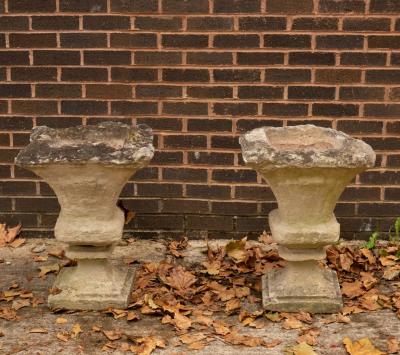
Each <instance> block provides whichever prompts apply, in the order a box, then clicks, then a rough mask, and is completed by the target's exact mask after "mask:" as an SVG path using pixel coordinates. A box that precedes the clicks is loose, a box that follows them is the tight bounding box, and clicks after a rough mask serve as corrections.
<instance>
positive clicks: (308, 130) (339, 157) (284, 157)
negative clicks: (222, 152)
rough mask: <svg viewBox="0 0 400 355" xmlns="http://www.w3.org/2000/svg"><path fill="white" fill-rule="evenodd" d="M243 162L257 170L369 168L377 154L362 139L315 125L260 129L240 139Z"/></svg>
mask: <svg viewBox="0 0 400 355" xmlns="http://www.w3.org/2000/svg"><path fill="white" fill-rule="evenodd" d="M240 144H241V146H242V153H243V159H244V161H245V162H246V164H247V165H249V166H252V167H254V168H255V169H257V170H261V169H279V168H283V167H299V168H312V167H319V168H322V167H332V168H338V167H341V168H369V167H372V166H373V165H374V164H375V153H374V151H373V150H372V148H371V147H370V146H369V145H368V144H366V143H364V142H363V141H361V140H358V139H354V138H352V137H350V136H348V135H347V134H345V133H343V132H339V131H335V130H333V129H330V128H322V127H317V126H314V125H299V126H291V127H261V128H256V129H254V130H252V131H250V132H248V133H246V134H245V135H243V136H242V137H240Z"/></svg>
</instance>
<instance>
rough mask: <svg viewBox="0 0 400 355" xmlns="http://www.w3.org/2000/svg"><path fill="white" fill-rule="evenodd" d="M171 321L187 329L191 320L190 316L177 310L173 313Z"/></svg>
mask: <svg viewBox="0 0 400 355" xmlns="http://www.w3.org/2000/svg"><path fill="white" fill-rule="evenodd" d="M173 323H174V324H175V326H176V327H177V328H179V329H181V330H187V329H189V328H190V327H191V326H192V321H191V320H190V318H189V317H186V316H185V315H183V314H181V313H179V312H175V313H174V318H173Z"/></svg>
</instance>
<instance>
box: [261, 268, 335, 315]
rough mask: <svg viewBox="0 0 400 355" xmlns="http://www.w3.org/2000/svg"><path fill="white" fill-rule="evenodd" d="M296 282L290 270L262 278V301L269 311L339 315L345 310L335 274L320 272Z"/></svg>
mask: <svg viewBox="0 0 400 355" xmlns="http://www.w3.org/2000/svg"><path fill="white" fill-rule="evenodd" d="M318 274H319V275H318V276H317V277H315V276H316V275H315V270H313V271H312V272H310V273H309V275H307V274H305V275H302V277H300V276H299V275H297V276H298V277H297V278H296V277H295V278H293V276H295V275H293V270H291V269H290V268H289V269H288V268H283V269H275V270H270V271H269V272H268V273H266V274H265V275H264V276H263V277H262V300H263V306H264V308H265V309H267V310H271V311H278V312H299V311H304V312H309V313H338V312H340V310H341V309H342V307H343V302H342V296H341V293H340V287H339V282H338V279H337V275H336V273H335V272H334V271H332V270H329V269H319V270H318Z"/></svg>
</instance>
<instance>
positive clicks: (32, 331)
mask: <svg viewBox="0 0 400 355" xmlns="http://www.w3.org/2000/svg"><path fill="white" fill-rule="evenodd" d="M29 333H39V334H47V333H48V331H47V329H44V328H32V329H31V330H29Z"/></svg>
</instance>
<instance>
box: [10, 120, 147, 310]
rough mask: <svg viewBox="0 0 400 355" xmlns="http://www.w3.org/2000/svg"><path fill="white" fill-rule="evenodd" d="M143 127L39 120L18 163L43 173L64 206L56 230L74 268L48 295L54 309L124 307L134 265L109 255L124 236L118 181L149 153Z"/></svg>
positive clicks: (121, 183)
mask: <svg viewBox="0 0 400 355" xmlns="http://www.w3.org/2000/svg"><path fill="white" fill-rule="evenodd" d="M152 140H153V137H152V132H151V129H150V128H148V127H147V126H137V127H130V126H127V125H123V124H120V123H103V124H99V125H97V126H77V127H72V128H67V129H51V128H48V127H43V126H41V127H36V128H35V129H34V131H33V133H32V134H31V143H30V144H29V145H28V146H27V147H26V148H25V149H23V150H22V151H21V152H20V153H19V155H18V156H17V158H16V163H17V164H18V165H20V166H22V167H24V168H26V169H29V170H32V171H33V172H35V173H36V174H37V175H39V176H41V177H42V178H43V179H45V180H46V181H47V182H48V184H49V185H50V186H51V187H52V188H53V190H54V192H55V193H56V195H57V197H58V200H59V203H60V206H61V211H60V215H59V217H58V219H57V222H56V226H55V229H54V234H55V237H56V239H57V240H59V241H61V242H63V243H65V244H67V249H66V255H67V256H68V257H69V258H71V259H76V260H77V266H76V267H66V268H63V269H62V270H61V272H60V273H59V275H58V276H57V279H56V281H55V283H54V287H53V288H54V289H55V290H56V291H57V290H58V291H57V292H55V293H54V294H52V295H49V299H48V304H49V306H50V307H51V308H64V309H87V310H101V309H106V308H108V307H115V308H125V307H126V306H127V305H128V302H129V297H130V292H131V288H132V283H133V272H132V270H129V268H128V267H121V266H119V265H114V264H113V263H112V262H110V260H109V258H110V256H111V254H112V251H113V248H114V246H115V244H116V243H117V242H118V241H120V240H121V238H122V232H123V226H124V213H123V211H122V210H121V209H120V208H119V207H117V205H116V203H117V200H118V197H119V194H120V193H121V190H122V188H123V187H124V185H125V183H126V182H127V181H128V180H129V178H130V177H131V176H132V175H133V174H134V173H135V171H137V170H138V169H140V168H142V167H144V166H146V165H147V164H148V162H149V161H150V160H151V158H152V157H153V152H154V148H153V145H152Z"/></svg>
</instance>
